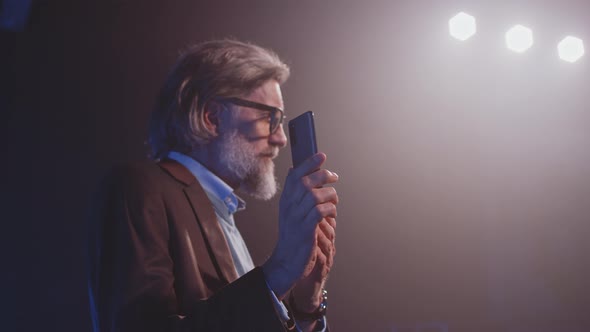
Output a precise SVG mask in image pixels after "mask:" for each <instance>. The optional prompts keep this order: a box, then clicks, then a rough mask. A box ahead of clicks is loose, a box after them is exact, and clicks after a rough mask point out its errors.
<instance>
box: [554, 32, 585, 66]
mask: <svg viewBox="0 0 590 332" xmlns="http://www.w3.org/2000/svg"><path fill="white" fill-rule="evenodd" d="M557 51H558V53H559V57H560V58H561V59H562V60H565V61H567V62H576V61H578V59H579V58H581V57H582V55H584V42H583V41H582V40H581V39H580V38H576V37H572V36H567V37H565V38H564V39H563V40H562V41H560V42H559V44H557Z"/></svg>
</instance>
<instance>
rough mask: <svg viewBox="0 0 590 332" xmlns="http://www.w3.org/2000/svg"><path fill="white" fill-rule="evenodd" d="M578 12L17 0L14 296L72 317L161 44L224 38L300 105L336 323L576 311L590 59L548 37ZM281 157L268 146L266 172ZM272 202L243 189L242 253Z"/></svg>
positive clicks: (588, 174)
mask: <svg viewBox="0 0 590 332" xmlns="http://www.w3.org/2000/svg"><path fill="white" fill-rule="evenodd" d="M459 11H466V12H468V13H470V14H471V15H473V16H475V17H476V19H477V23H478V33H477V34H476V35H475V36H474V37H472V38H471V39H470V40H468V41H466V42H459V41H456V40H454V39H452V38H451V37H450V36H449V35H448V31H447V21H448V19H449V18H451V17H452V16H453V15H455V14H456V13H457V12H459ZM589 15H590V4H589V3H587V2H585V1H363V2H360V1H358V2H353V1H307V0H304V1H285V0H283V1H276V0H275V1H270V0H268V1H266V0H265V1H251V2H246V1H199V2H195V1H179V2H174V3H172V2H163V1H162V2H157V1H131V0H129V1H106V2H100V3H92V4H80V3H77V2H74V1H72V2H71V3H70V4H66V3H59V4H58V3H54V2H49V1H39V2H36V3H34V6H33V12H32V15H31V18H30V20H31V22H30V24H29V27H28V28H27V29H26V31H24V32H22V33H19V34H18V35H17V36H13V37H11V45H12V50H13V52H12V53H10V54H11V55H10V57H9V59H10V61H11V65H10V69H11V70H10V72H11V73H12V75H13V76H14V82H15V90H16V92H15V93H14V94H12V95H11V102H10V103H9V104H8V105H9V110H10V111H11V113H10V114H11V117H10V119H9V122H8V125H7V126H8V127H9V131H8V133H9V135H11V136H10V137H20V136H19V134H22V133H23V132H27V133H29V135H28V136H27V137H26V138H23V140H19V141H17V142H16V143H11V144H8V146H7V149H8V150H6V151H8V152H9V155H12V156H14V158H15V159H18V160H23V161H25V162H26V164H27V165H28V166H27V167H26V168H22V167H19V166H17V165H15V166H10V167H13V168H11V169H10V170H11V172H12V174H17V175H19V176H21V177H25V176H26V177H27V178H28V179H30V181H31V183H32V184H33V185H34V187H35V188H36V189H35V190H34V191H33V192H31V191H28V190H23V189H14V190H13V192H14V193H15V194H14V195H13V198H15V201H14V203H13V204H12V209H11V210H10V211H12V212H11V214H10V216H12V218H17V217H21V216H24V217H23V219H25V220H26V221H24V222H22V223H20V225H15V226H13V227H14V229H15V232H16V233H17V234H26V236H27V243H35V244H36V245H35V248H31V247H30V246H28V245H26V244H25V243H23V242H22V241H20V240H16V239H13V240H9V242H7V243H8V244H9V246H12V247H14V248H17V249H16V250H17V252H18V253H19V254H18V255H16V256H13V257H12V259H13V260H14V261H15V264H16V265H15V266H19V268H16V271H17V272H20V271H22V272H24V273H23V274H24V275H26V276H25V277H18V279H19V281H18V283H19V284H21V285H22V289H23V290H22V292H15V293H14V294H13V296H14V297H15V300H14V302H15V303H16V307H15V308H13V310H14V311H15V314H14V315H11V316H12V317H14V318H16V319H17V320H19V324H21V325H20V326H21V328H23V329H22V330H23V331H25V330H33V329H38V328H40V327H44V328H45V329H46V330H63V331H85V330H89V328H90V323H89V315H88V308H87V303H86V302H87V299H86V290H85V279H84V278H85V264H86V262H85V256H84V250H85V245H86V242H85V235H86V234H85V231H86V228H85V227H86V226H85V225H84V218H85V213H86V210H85V206H86V205H87V202H88V200H89V197H90V195H91V193H92V191H93V190H94V188H95V187H96V184H97V183H98V181H99V179H100V178H101V176H102V175H103V174H104V173H105V172H106V170H107V169H108V168H109V167H111V166H112V165H113V164H114V163H117V162H121V161H126V160H134V159H139V158H143V157H145V154H146V148H145V146H144V140H145V136H146V135H145V134H146V127H147V121H148V118H149V113H150V111H151V108H152V106H153V103H154V100H155V96H156V94H157V91H158V89H159V87H160V85H161V84H162V82H163V80H164V78H165V76H166V73H167V71H168V70H169V68H170V67H171V66H172V64H173V63H174V61H175V59H176V57H177V55H178V50H179V49H181V48H183V47H185V46H186V45H189V44H191V43H194V42H199V41H203V40H208V39H213V38H223V37H235V38H237V39H240V40H246V41H252V42H255V43H257V44H260V45H262V46H265V47H269V48H272V49H273V50H275V51H276V52H277V53H278V54H279V55H281V57H282V58H283V59H284V60H285V61H286V62H287V63H288V64H289V65H290V66H291V69H292V76H291V78H290V79H289V81H288V82H287V84H286V85H285V86H284V91H283V92H284V96H285V107H286V115H287V116H288V118H294V117H295V116H296V115H299V114H300V113H303V112H305V111H307V110H312V111H314V113H315V120H316V130H317V137H318V145H319V149H320V150H321V151H323V152H325V153H326V154H327V155H328V161H327V168H329V169H331V170H334V171H336V172H337V173H338V174H339V175H340V182H339V183H338V184H337V185H336V188H337V190H338V194H339V196H340V199H341V203H340V204H339V210H338V219H337V221H338V229H337V241H336V244H337V255H336V265H335V267H334V269H333V271H332V274H331V276H330V280H329V283H328V290H329V323H330V326H331V328H332V329H333V330H334V331H396V332H400V331H404V332H405V331H411V332H415V331H418V328H417V326H419V325H420V324H430V323H432V324H434V325H433V326H439V327H440V328H439V329H436V327H432V328H431V329H430V330H428V331H436V332H438V331H444V329H443V328H442V326H447V327H448V331H453V332H454V331H478V332H486V331H489V332H492V331H524V332H529V331H530V332H532V331H535V332H538V331H543V332H544V331H561V332H569V331H589V330H590V320H589V319H588V312H590V288H589V287H588V285H589V284H588V280H590V262H589V259H588V257H587V255H588V253H589V252H590V245H589V241H588V238H590V149H588V142H590V108H589V107H588V101H589V97H588V91H589V90H588V87H589V83H590V75H589V74H590V68H589V66H588V64H589V62H588V55H586V56H585V57H583V58H582V59H580V60H579V61H578V62H577V63H575V64H569V63H566V62H564V61H561V60H559V59H558V57H557V51H556V45H557V42H558V41H559V40H561V39H562V38H563V37H565V36H566V35H569V34H571V35H575V36H577V37H579V38H581V39H583V40H584V41H585V43H586V48H587V49H588V48H590V29H589V26H588V24H587V22H588V19H589ZM515 24H524V25H527V26H529V27H530V28H531V29H533V31H534V35H535V44H534V46H533V47H532V48H531V49H530V50H529V51H527V52H525V53H524V54H516V53H513V52H511V51H509V50H507V49H506V47H505V46H504V39H503V38H504V33H505V31H506V30H507V29H508V28H510V27H511V26H513V25H515ZM11 77H12V76H11ZM31 151H34V153H31ZM290 163H291V158H290V151H289V148H285V149H284V150H283V151H282V153H281V155H280V156H279V157H278V158H277V170H278V178H279V179H280V181H281V182H282V181H283V180H284V178H285V176H286V174H287V171H288V168H289V167H290ZM15 178H18V176H17V177H15ZM7 181H9V184H10V185H12V186H13V187H9V188H20V184H19V183H20V182H19V180H16V179H14V180H7ZM11 190H12V189H11ZM29 198H33V199H38V198H42V199H39V201H41V203H40V206H39V207H38V208H36V209H32V210H31V209H29V208H27V207H28V205H27V204H26V203H24V202H26V201H27V200H28V199H29ZM277 206H278V198H275V199H273V200H271V201H270V202H256V201H254V200H252V199H249V200H248V209H247V210H246V211H244V212H240V213H239V214H237V215H236V220H237V224H238V227H240V229H241V231H242V234H243V235H244V238H245V240H246V242H247V244H248V246H249V248H250V250H251V253H252V256H253V259H254V261H255V263H257V264H261V263H262V262H264V260H265V259H266V258H267V257H268V254H269V253H270V252H271V250H272V246H273V243H274V241H275V239H276V234H275V233H276V230H277V216H278V208H277ZM30 230H33V231H30ZM56 239H59V240H56ZM56 242H58V243H56ZM38 248H44V249H43V250H41V249H38ZM22 261H27V262H28V263H27V264H26V266H25V267H20V266H21V262H22ZM29 263H30V264H29ZM15 279H17V278H15ZM30 298H35V299H37V300H36V301H35V303H34V304H31V303H29V300H27V299H30ZM30 312H33V313H35V315H38V316H39V321H34V320H28V319H26V315H29V313H30ZM66 313H67V314H66ZM72 316H73V317H75V318H72ZM41 321H42V322H43V325H39V324H40V322H41ZM436 324H438V325H436ZM16 330H19V329H16ZM421 331H422V330H421ZM423 331H426V329H423Z"/></svg>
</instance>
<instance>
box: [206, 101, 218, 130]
mask: <svg viewBox="0 0 590 332" xmlns="http://www.w3.org/2000/svg"><path fill="white" fill-rule="evenodd" d="M221 109H222V106H221V105H220V104H219V103H216V102H214V101H210V102H208V103H206V104H205V107H204V108H203V124H204V125H205V129H206V130H207V131H208V132H209V133H210V134H211V135H213V136H219V122H220V120H219V115H220V112H221Z"/></svg>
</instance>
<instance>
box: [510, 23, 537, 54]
mask: <svg viewBox="0 0 590 332" xmlns="http://www.w3.org/2000/svg"><path fill="white" fill-rule="evenodd" d="M506 46H508V48H509V49H511V50H512V51H514V52H518V53H522V52H524V51H526V50H528V49H529V48H530V47H531V46H533V31H532V30H531V29H529V28H527V27H525V26H522V25H516V26H514V27H512V28H511V29H510V30H508V32H506Z"/></svg>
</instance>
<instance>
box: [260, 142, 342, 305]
mask: <svg viewBox="0 0 590 332" xmlns="http://www.w3.org/2000/svg"><path fill="white" fill-rule="evenodd" d="M325 161H326V155H325V154H323V153H318V154H316V155H314V156H313V157H311V158H309V159H308V160H306V161H305V162H303V163H302V164H301V165H300V166H299V167H297V168H293V169H291V170H290V171H289V175H288V176H287V180H286V181H285V188H284V189H283V194H282V195H281V201H280V206H279V238H278V242H277V245H276V247H275V249H274V251H273V253H272V255H271V257H270V258H269V259H268V260H267V261H266V263H264V265H263V266H262V268H263V271H264V274H265V277H266V281H267V283H268V285H269V287H270V288H271V289H272V290H273V291H274V293H275V295H276V296H277V297H278V298H279V299H280V300H282V299H283V298H284V297H285V295H286V294H287V293H288V291H289V290H290V289H291V288H293V286H294V285H295V283H296V282H297V281H299V280H300V279H301V278H302V277H304V279H309V282H310V283H311V284H314V285H315V280H317V279H318V278H319V279H320V280H321V279H325V276H322V275H323V274H324V273H326V275H327V271H329V267H331V262H332V260H333V253H332V254H329V253H330V248H332V252H333V251H334V250H333V244H332V241H331V238H332V239H333V238H334V234H335V233H334V226H335V222H334V223H333V224H334V226H331V225H330V222H329V221H328V220H334V218H336V204H337V203H338V195H337V194H336V190H335V189H334V188H332V187H326V188H323V186H324V185H326V184H330V183H335V182H337V181H338V175H337V174H335V173H332V172H330V171H328V170H325V169H320V167H321V166H322V164H323V163H324V162H325ZM328 218H330V219H328ZM322 225H323V226H322ZM327 226H330V227H331V229H332V230H331V231H330V229H329V228H328V227H327ZM328 242H329V243H330V244H329V243H328ZM328 257H330V258H329V259H328ZM328 260H330V264H327V263H328ZM320 261H323V263H322V262H320ZM316 266H317V267H316ZM326 268H327V269H326ZM316 270H317V272H316ZM312 280H313V282H312ZM314 287H315V286H314ZM304 289H305V287H304Z"/></svg>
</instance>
